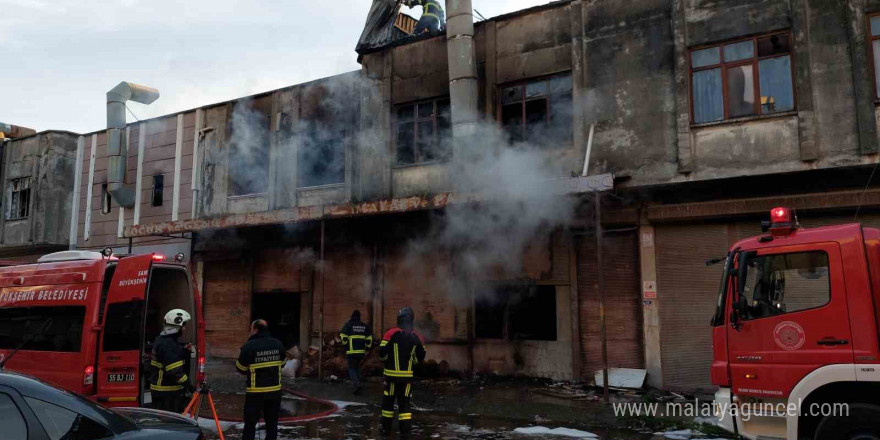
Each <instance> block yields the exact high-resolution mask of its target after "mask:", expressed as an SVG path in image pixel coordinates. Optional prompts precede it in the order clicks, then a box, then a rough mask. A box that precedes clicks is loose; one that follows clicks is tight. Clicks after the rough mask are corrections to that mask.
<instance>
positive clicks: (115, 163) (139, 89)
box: [107, 81, 159, 208]
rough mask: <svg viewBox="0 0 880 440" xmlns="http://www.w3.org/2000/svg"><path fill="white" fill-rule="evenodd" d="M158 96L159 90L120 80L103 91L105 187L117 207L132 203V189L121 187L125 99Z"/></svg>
mask: <svg viewBox="0 0 880 440" xmlns="http://www.w3.org/2000/svg"><path fill="white" fill-rule="evenodd" d="M157 99H159V91H158V90H156V89H154V88H152V87H146V86H141V85H138V84H132V83H128V82H125V81H123V82H121V83H119V85H118V86H116V87H114V88H112V89H111V90H110V91H109V92H107V156H108V158H109V162H108V164H107V190H108V191H109V192H110V196H111V197H112V198H113V200H116V203H118V204H119V206H123V207H126V208H131V207H132V206H134V188H131V187H126V186H125V169H126V160H127V158H128V139H126V138H125V103H126V101H134V102H139V103H141V104H152V103H153V102H155V101H156V100H157Z"/></svg>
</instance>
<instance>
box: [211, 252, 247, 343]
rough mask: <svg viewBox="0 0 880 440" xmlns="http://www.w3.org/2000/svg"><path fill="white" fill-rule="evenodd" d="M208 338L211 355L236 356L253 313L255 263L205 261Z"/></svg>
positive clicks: (245, 336) (245, 337)
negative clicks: (252, 278) (252, 275)
mask: <svg viewBox="0 0 880 440" xmlns="http://www.w3.org/2000/svg"><path fill="white" fill-rule="evenodd" d="M203 298H204V308H205V324H206V328H205V338H206V345H207V352H208V356H215V357H225V358H234V357H237V356H238V349H239V348H240V347H241V345H242V344H244V343H245V341H246V340H247V332H248V327H249V326H250V322H249V321H250V315H251V265H250V264H249V263H247V262H242V261H212V262H209V263H206V264H205V287H204V294H203Z"/></svg>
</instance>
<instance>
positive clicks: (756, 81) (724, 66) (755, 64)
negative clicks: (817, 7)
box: [687, 29, 798, 126]
mask: <svg viewBox="0 0 880 440" xmlns="http://www.w3.org/2000/svg"><path fill="white" fill-rule="evenodd" d="M774 35H787V36H788V41H789V45H790V48H789V51H788V53H787V55H783V54H773V55H765V56H763V57H762V56H759V55H758V40H760V39H763V38H769V37H772V36H774ZM749 40H751V41H752V51H753V52H752V53H753V55H752V57H751V58H747V59H743V60H737V61H731V62H725V61H724V46H728V45H731V44H736V43H742V42H743V41H749ZM714 47H717V48H718V50H719V53H718V56H719V62H718V63H716V64H710V65H707V66H700V67H696V68H695V67H693V66H694V63H693V61H694V60H693V54H694V52H698V51H701V50H704V49H711V48H714ZM783 56H788V57H789V59H790V63H789V66H790V69H791V96H792V106H793V108H792V109H791V110H786V111H780V112H773V113H763V109H762V108H761V107H762V104H761V71H760V68H759V64H760V62H761V61H763V60H768V59H773V58H781V57H783ZM687 65H688V104H689V107H690V118H689V119H690V124H691V125H692V126H701V125H711V124H720V123H725V122H729V121H736V120H741V119H744V118H759V117H767V116H774V115H782V114H787V113H790V112H796V111H797V109H798V94H797V86H796V77H795V51H794V36H793V35H792V31H791V29H787V30H780V31H773V32H766V33H762V34H754V35H750V36H747V37H741V38H736V39H733V40H726V41H721V42H716V43H710V44H702V45H698V46H694V47H689V48H688V54H687ZM742 66H752V83H753V84H752V87H753V90H754V91H755V98H756V99H755V104H754V105H755V113H754V114H752V115H744V116H734V117H731V116H730V110H729V108H728V102H729V101H728V99H729V91H728V84H727V70H728V69H729V68H735V67H742ZM719 68H720V69H721V96H722V98H721V99H722V103H721V106H722V112H723V117H722V119H720V120H717V121H705V122H696V121H695V119H694V118H695V116H696V113H695V112H694V73H695V72H701V71H704V70H712V69H719Z"/></svg>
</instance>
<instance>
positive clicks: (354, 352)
mask: <svg viewBox="0 0 880 440" xmlns="http://www.w3.org/2000/svg"><path fill="white" fill-rule="evenodd" d="M339 337H340V339H342V344H343V345H345V357H346V358H347V360H348V377H349V378H351V386H352V387H353V388H354V393H355V394H357V393H358V392H359V391H360V390H361V362H362V361H363V360H364V357H365V356H366V354H367V350H368V349H369V348H371V347H372V346H373V331H372V330H371V329H370V327H368V326H367V325H366V324H364V323H363V322H361V312H360V310H355V311H354V312H351V319H349V320H348V322H346V323H345V326H343V327H342V332H340V333H339Z"/></svg>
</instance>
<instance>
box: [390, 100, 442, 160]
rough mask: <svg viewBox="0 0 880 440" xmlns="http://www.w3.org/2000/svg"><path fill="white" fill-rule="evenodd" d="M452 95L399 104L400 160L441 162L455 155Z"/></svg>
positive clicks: (398, 137)
mask: <svg viewBox="0 0 880 440" xmlns="http://www.w3.org/2000/svg"><path fill="white" fill-rule="evenodd" d="M451 142H452V119H451V110H450V104H449V99H448V98H444V99H435V100H431V101H425V102H418V103H414V104H406V105H402V106H400V107H398V108H397V164H398V165H412V164H417V163H428V162H440V161H444V160H448V159H449V158H450V157H451V156H452V144H451Z"/></svg>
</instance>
